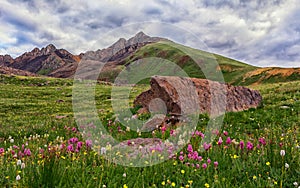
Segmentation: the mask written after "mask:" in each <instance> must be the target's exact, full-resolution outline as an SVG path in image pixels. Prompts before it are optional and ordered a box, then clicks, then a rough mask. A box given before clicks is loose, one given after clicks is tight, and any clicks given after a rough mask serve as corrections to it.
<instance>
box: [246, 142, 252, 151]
mask: <svg viewBox="0 0 300 188" xmlns="http://www.w3.org/2000/svg"><path fill="white" fill-rule="evenodd" d="M247 149H248V150H253V144H252V143H251V142H247Z"/></svg>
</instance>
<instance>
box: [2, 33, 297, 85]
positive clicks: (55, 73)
mask: <svg viewBox="0 0 300 188" xmlns="http://www.w3.org/2000/svg"><path fill="white" fill-rule="evenodd" d="M190 54H192V56H193V57H194V58H191V56H190ZM149 57H156V58H161V59H167V60H169V61H172V62H175V63H176V64H177V65H178V66H179V67H181V68H182V69H183V70H184V71H185V72H186V73H187V74H188V75H189V76H190V77H195V78H207V76H208V78H209V79H212V80H216V81H218V78H214V77H213V76H211V75H215V73H216V72H218V71H219V72H221V73H222V74H223V76H224V80H225V82H228V83H231V84H234V85H251V84H260V83H273V82H286V81H293V80H300V68H276V67H269V68H261V67H255V66H251V65H248V64H245V63H242V62H239V61H236V60H234V59H230V58H227V57H224V56H220V55H218V54H212V53H209V52H205V51H201V50H198V49H193V48H190V47H187V46H183V45H180V44H177V43H175V42H172V41H170V40H168V39H164V38H159V37H150V36H148V35H146V34H144V33H143V32H139V33H137V34H136V35H135V36H133V37H132V38H130V39H128V40H126V39H124V38H120V39H119V40H118V41H116V42H115V43H114V44H112V45H111V46H109V47H108V48H105V49H99V50H96V51H88V52H85V53H81V54H79V55H73V54H71V53H70V52H68V51H67V50H65V49H57V48H56V47H55V46H54V45H52V44H49V45H48V46H46V47H44V48H41V49H39V48H35V49H33V50H32V51H31V52H26V53H24V54H22V55H21V56H19V57H17V58H15V59H13V58H12V57H11V56H9V55H4V56H1V55H0V70H1V69H2V71H0V73H4V74H9V73H11V74H17V75H18V74H20V75H29V73H32V74H38V75H45V76H50V77H58V78H72V77H73V75H74V73H75V71H76V68H77V67H78V65H79V63H80V62H81V63H85V64H84V65H83V64H81V65H82V66H87V67H88V66H90V65H89V64H88V63H86V62H87V61H81V60H96V61H99V62H102V63H105V66H104V68H103V69H102V70H101V73H100V74H99V79H100V80H103V81H109V82H112V81H114V79H115V78H116V77H117V75H118V74H119V73H120V72H121V70H123V69H124V67H127V66H128V65H130V64H131V63H132V62H134V61H137V60H140V59H143V58H149ZM195 57H196V58H195ZM213 62H217V63H218V64H214V63H213ZM199 65H201V69H200V68H199ZM4 69H5V71H4ZM203 70H205V71H204V72H205V73H206V74H204V72H203ZM22 71H25V72H22ZM141 74H142V73H141Z"/></svg>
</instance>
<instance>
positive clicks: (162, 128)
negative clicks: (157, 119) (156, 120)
mask: <svg viewBox="0 0 300 188" xmlns="http://www.w3.org/2000/svg"><path fill="white" fill-rule="evenodd" d="M166 130H167V127H166V126H165V125H164V126H162V127H161V132H162V133H163V134H164V133H165V132H166Z"/></svg>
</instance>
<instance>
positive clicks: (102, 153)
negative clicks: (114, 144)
mask: <svg viewBox="0 0 300 188" xmlns="http://www.w3.org/2000/svg"><path fill="white" fill-rule="evenodd" d="M100 154H101V155H104V154H106V148H105V147H101V149H100Z"/></svg>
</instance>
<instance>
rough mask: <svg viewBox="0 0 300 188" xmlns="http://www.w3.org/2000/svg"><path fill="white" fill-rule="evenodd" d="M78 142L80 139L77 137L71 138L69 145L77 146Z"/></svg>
mask: <svg viewBox="0 0 300 188" xmlns="http://www.w3.org/2000/svg"><path fill="white" fill-rule="evenodd" d="M76 142H78V138H76V137H73V138H70V139H69V140H68V144H75V143H76Z"/></svg>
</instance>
